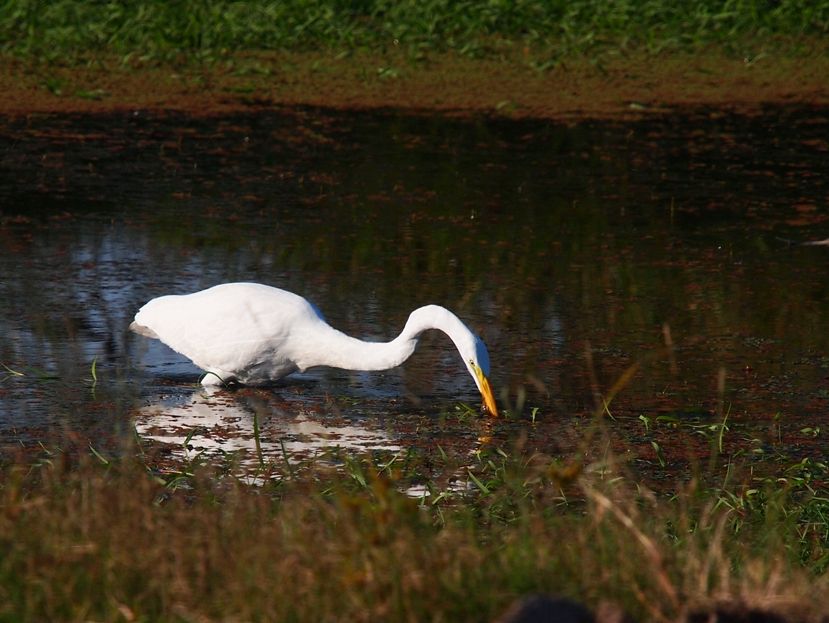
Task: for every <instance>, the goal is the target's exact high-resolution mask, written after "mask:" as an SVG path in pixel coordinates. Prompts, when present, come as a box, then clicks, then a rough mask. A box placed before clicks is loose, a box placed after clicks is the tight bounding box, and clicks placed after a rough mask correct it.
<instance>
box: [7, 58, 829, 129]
mask: <svg viewBox="0 0 829 623" xmlns="http://www.w3.org/2000/svg"><path fill="white" fill-rule="evenodd" d="M826 75H829V57H827V56H826V55H825V54H814V55H810V56H808V57H796V58H784V57H777V56H772V55H769V56H766V55H762V54H760V55H756V56H746V57H743V58H736V57H726V56H723V55H722V54H721V53H713V54H709V55H696V56H690V55H689V56H683V55H673V56H666V57H655V56H649V57H622V56H620V57H618V58H609V59H606V60H605V61H604V62H601V63H593V62H589V61H587V60H581V61H580V60H575V61H569V62H562V63H560V64H559V65H557V66H556V67H554V68H552V69H548V70H546V71H539V70H537V69H533V68H532V67H531V66H530V63H528V62H526V59H522V58H516V59H512V60H473V59H468V58H457V57H452V56H442V57H437V58H432V59H428V60H420V61H413V60H411V59H409V58H407V57H404V56H399V57H395V56H383V57H379V56H360V55H356V56H355V55H351V56H348V57H345V58H336V57H334V56H332V55H330V54H322V53H307V54H296V53H290V54H289V53H283V54H273V53H271V54H259V55H237V56H235V57H233V58H232V59H226V60H222V61H219V62H216V63H211V64H209V65H197V64H192V63H190V64H187V65H184V66H174V65H167V66H150V67H147V66H132V67H131V66H126V65H124V64H122V63H119V62H117V61H116V60H113V59H94V60H93V61H90V62H89V63H88V64H86V65H84V66H66V67H60V66H56V65H44V64H32V63H26V62H23V61H20V60H17V59H11V58H8V57H7V58H5V59H4V60H3V62H2V67H0V114H6V115H28V114H39V113H64V112H112V111H118V110H130V109H142V110H172V111H181V112H187V113H190V114H195V115H210V114H220V113H221V114H224V113H228V112H234V111H243V110H250V109H257V108H273V107H279V106H303V105H310V106H322V107H326V108H333V109H354V110H371V109H382V108H396V109H401V110H409V111H430V112H442V113H446V114H455V115H457V114H460V115H465V114H485V115H497V116H508V117H519V118H547V119H559V120H571V119H583V118H596V119H602V118H631V117H633V118H635V117H642V116H645V115H649V114H652V113H655V112H656V113H660V112H665V111H668V110H674V109H678V108H687V107H717V108H722V109H725V110H730V111H737V112H744V113H747V114H752V113H756V112H759V111H761V110H762V109H763V108H764V107H766V106H768V105H779V104H794V103H797V104H803V105H807V106H809V105H814V106H825V105H827V104H829V83H827V82H826V80H825V77H826Z"/></svg>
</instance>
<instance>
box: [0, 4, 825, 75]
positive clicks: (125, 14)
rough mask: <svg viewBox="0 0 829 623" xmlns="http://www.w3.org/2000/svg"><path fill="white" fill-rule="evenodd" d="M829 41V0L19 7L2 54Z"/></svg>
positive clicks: (57, 56)
mask: <svg viewBox="0 0 829 623" xmlns="http://www.w3.org/2000/svg"><path fill="white" fill-rule="evenodd" d="M828 33H829V1H827V0H816V1H814V2H805V1H803V0H780V1H779V2H768V1H767V0H729V1H724V0H692V1H689V2H681V3H677V2H671V1H670V0H645V1H632V0H628V1H622V2H602V1H600V0H577V1H574V2H561V1H556V2H538V1H524V2H500V1H490V2H452V1H448V0H426V1H420V0H406V1H402V2H396V1H395V2H390V1H388V0H360V1H358V2H345V1H338V2H326V1H323V0H280V1H275V0H258V1H250V2H238V1H231V0H183V1H181V2H164V1H163V0H140V1H137V2H94V3H89V2H79V1H78V0H56V1H54V2H41V1H39V0H10V1H9V2H5V3H4V4H3V6H2V8H0V41H3V42H5V43H3V44H2V50H3V51H5V52H12V53H15V54H19V55H23V56H25V57H30V58H39V59H46V60H50V61H67V60H69V61H77V60H89V59H94V58H95V57H96V56H97V55H99V54H101V53H114V54H117V55H120V56H121V57H122V58H124V59H125V60H137V59H144V60H164V61H166V60H170V59H182V58H198V59H217V58H221V57H223V56H226V55H228V54H231V53H236V52H240V51H263V50H271V51H309V50H317V51H318V50H322V49H325V50H330V51H334V52H336V53H341V54H348V53H350V52H354V51H368V52H371V53H378V52H383V51H386V50H389V49H392V48H399V49H402V50H404V51H405V52H406V53H407V54H408V55H409V56H410V57H412V58H423V57H425V56H426V55H428V54H430V53H434V52H447V51H454V52H458V53H460V54H463V55H471V56H477V57H481V56H484V57H493V56H495V57H498V56H502V55H506V56H510V57H512V56H514V55H515V54H516V53H520V54H523V53H525V52H529V51H531V52H532V54H531V55H529V56H528V58H529V60H530V61H531V62H532V63H533V64H535V65H537V66H539V67H544V66H553V65H555V64H556V63H557V62H559V61H560V60H562V59H564V58H568V57H572V56H573V55H588V56H596V55H598V54H601V53H602V52H603V51H605V50H607V49H613V50H615V51H620V50H621V51H624V50H629V51H630V50H646V51H648V52H650V53H657V52H662V51H665V50H674V51H677V50H680V51H687V50H689V49H696V48H698V47H700V46H710V45H717V46H722V47H724V48H726V49H728V50H731V51H733V52H734V53H736V54H738V55H739V56H741V57H742V56H746V55H749V56H755V55H757V54H759V53H763V51H764V50H765V51H766V52H768V51H769V50H771V49H774V48H780V47H782V48H783V49H786V50H788V51H792V50H801V51H802V50H803V49H806V48H808V47H809V46H810V44H809V41H810V40H814V41H817V40H820V38H822V37H824V36H826V35H827V34H828Z"/></svg>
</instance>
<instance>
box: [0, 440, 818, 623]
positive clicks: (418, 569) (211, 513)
mask: <svg viewBox="0 0 829 623" xmlns="http://www.w3.org/2000/svg"><path fill="white" fill-rule="evenodd" d="M599 445H602V444H599ZM132 454H135V453H132ZM578 456H582V455H581V454H579V455H578ZM340 458H341V461H340V465H341V469H332V468H331V467H330V462H322V461H320V462H315V461H313V460H311V461H309V462H308V463H306V464H305V465H303V466H301V467H300V468H297V469H295V470H294V471H293V473H292V474H291V475H290V476H288V475H285V477H283V478H281V479H280V478H277V479H276V480H274V482H273V484H266V485H264V486H263V487H248V486H246V485H245V484H243V483H241V482H239V481H238V480H235V479H233V478H232V477H229V476H228V475H227V473H226V472H223V470H221V469H216V468H212V469H211V468H208V467H207V466H205V465H204V464H202V463H201V462H199V461H194V462H193V463H192V464H191V465H189V466H188V469H187V470H186V471H185V472H178V473H175V474H170V475H167V476H161V477H160V476H159V475H158V472H153V473H152V474H151V475H148V473H147V468H146V466H145V463H144V461H145V460H147V459H146V458H142V460H134V459H124V460H121V461H117V460H111V459H108V458H105V457H103V456H102V454H101V453H97V458H95V457H92V458H91V459H90V460H89V461H85V462H84V461H82V465H81V466H80V467H74V468H70V467H67V465H69V463H70V462H69V461H58V460H55V457H52V460H51V461H49V462H48V463H46V464H41V465H40V466H39V467H36V468H32V467H30V466H28V465H24V464H14V463H12V464H7V465H6V466H5V467H4V468H3V469H2V472H0V486H2V492H3V495H2V498H3V502H2V505H0V546H2V549H3V552H4V557H3V560H2V563H1V564H0V586H2V587H3V590H4V603H3V606H2V612H3V615H4V616H5V617H6V618H8V619H20V620H23V619H28V620H37V619H40V620H56V619H57V620H81V619H83V620H93V619H94V620H121V619H123V618H125V619H128V620H189V619H209V620H216V619H233V620H254V619H256V620H296V621H306V620H314V621H318V620H389V621H393V620H436V619H441V620H451V621H462V620H475V621H480V620H488V619H490V618H492V617H493V616H494V615H495V614H497V613H498V612H499V611H501V610H502V609H503V608H505V607H506V605H507V604H508V603H509V602H510V601H511V600H512V599H513V598H515V597H516V596H518V595H522V594H526V593H530V592H538V591H544V592H555V593H558V594H566V595H571V596H574V597H577V598H579V599H581V600H583V601H585V602H586V603H588V604H589V605H592V606H595V605H596V604H597V603H598V602H599V601H600V600H602V599H611V600H614V601H617V602H618V603H619V604H620V605H622V606H623V607H625V608H626V609H628V610H630V611H631V612H632V613H633V614H635V615H637V616H639V617H642V618H647V619H650V620H676V619H677V618H678V617H679V615H680V614H681V611H682V609H683V608H684V607H685V606H687V605H694V604H704V603H708V602H711V601H714V600H720V599H741V600H745V601H746V602H747V603H748V604H749V605H758V606H769V605H771V606H776V607H779V608H781V609H783V610H784V611H785V609H786V608H790V607H792V604H796V603H800V604H807V605H805V606H803V607H806V608H811V609H813V612H818V611H820V609H821V608H823V609H825V608H826V607H829V602H827V600H829V590H827V588H829V587H827V586H826V580H825V579H821V578H820V577H819V576H818V575H817V574H819V573H820V572H821V571H822V570H823V569H824V568H825V567H826V565H827V563H828V562H829V547H828V546H827V527H828V526H829V518H827V513H829V501H827V499H826V491H825V489H826V485H825V482H826V479H827V477H829V469H827V467H826V466H825V465H822V464H818V463H815V462H802V463H798V464H796V465H792V466H788V467H787V468H784V469H781V470H780V471H779V473H775V474H770V475H768V476H767V477H764V478H762V479H760V478H753V477H752V473H751V471H750V469H748V470H746V472H745V479H744V480H743V481H742V482H740V481H739V479H738V476H737V474H738V473H739V472H738V470H737V469H736V468H732V472H731V476H730V484H724V485H723V486H722V487H720V488H716V489H710V490H702V488H701V487H699V486H697V485H694V484H693V482H692V484H689V485H677V486H676V490H675V491H673V493H672V495H671V496H670V497H664V496H662V495H659V496H657V495H654V494H653V493H651V492H650V491H648V490H647V489H646V488H644V487H643V486H641V485H640V484H639V483H637V482H634V481H633V479H632V478H631V477H630V475H629V474H627V473H626V471H625V470H624V469H621V468H620V467H619V466H618V465H617V464H614V463H613V461H609V460H607V458H606V457H605V458H604V459H602V460H601V461H599V462H596V463H595V464H587V465H583V466H582V465H580V461H581V459H575V460H573V461H571V462H560V461H558V460H553V459H551V458H550V457H547V456H542V455H539V454H531V453H528V452H527V451H525V450H523V449H522V448H521V447H516V448H514V449H513V450H511V451H506V450H504V449H502V448H494V447H483V448H481V449H480V450H478V451H477V452H475V453H473V455H471V456H466V457H452V456H451V455H448V454H447V453H446V452H444V451H443V450H442V449H440V448H436V449H433V450H426V451H423V452H409V453H407V454H406V455H405V456H397V457H392V458H389V457H388V455H380V454H377V455H374V456H373V457H371V456H364V457H355V456H352V455H345V456H343V457H340ZM270 467H271V468H272V469H274V470H276V469H277V467H276V466H270ZM467 474H468V476H467ZM473 476H474V478H473ZM458 480H460V481H461V482H460V483H458V482H457V481H458ZM780 482H783V483H784V485H783V486H782V487H780V486H779V483H780ZM413 484H421V485H425V489H426V490H429V491H430V492H431V493H432V495H430V496H426V497H424V498H422V499H420V500H413V499H411V498H410V497H407V496H406V495H405V494H403V493H401V491H402V490H405V489H406V488H408V487H409V486H411V485H413ZM459 484H461V485H464V484H465V485H466V486H459ZM470 484H471V486H469V485H470Z"/></svg>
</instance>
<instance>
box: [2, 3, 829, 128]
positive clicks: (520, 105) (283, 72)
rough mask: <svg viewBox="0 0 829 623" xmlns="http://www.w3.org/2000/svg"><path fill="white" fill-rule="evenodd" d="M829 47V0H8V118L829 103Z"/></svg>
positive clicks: (605, 112) (617, 110) (583, 112)
mask: <svg viewBox="0 0 829 623" xmlns="http://www.w3.org/2000/svg"><path fill="white" fill-rule="evenodd" d="M827 33H829V0H818V1H817V2H804V1H802V0H781V1H779V2H768V1H767V0H733V1H722V0H720V1H717V2H715V1H713V0H694V1H691V2H685V3H674V2H669V1H668V0H646V1H644V2H632V1H627V2H600V1H598V0H583V1H576V2H546V3H543V2H498V1H492V2H449V1H447V0H429V1H425V2H419V1H415V0H411V1H404V2H386V1H381V0H363V1H361V2H323V1H321V0H288V1H279V2H276V1H264V0H260V1H251V2H238V1H229V0H215V1H208V0H182V1H181V2H163V1H161V0H140V1H138V2H131V3H122V2H95V3H87V2H78V1H77V0H56V1H55V2H40V1H39V0H10V1H9V2H6V3H2V4H0V114H2V113H5V114H30V113H37V112H47V113H49V112H110V111H112V110H119V109H128V110H135V109H136V108H141V109H156V110H158V109H164V110H170V109H175V110H184V111H187V112H190V113H193V114H214V113H221V112H228V111H231V110H234V111H236V110H240V109H250V107H251V106H268V107H269V106H273V105H287V106H294V105H301V106H323V107H334V108H349V109H357V108H361V109H371V108H389V107H393V108H398V109H409V110H412V109H414V110H428V111H451V112H453V113H454V112H462V113H470V112H472V113H484V114H497V115H509V116H523V117H546V118H552V117H555V118H565V119H573V118H584V117H619V116H625V115H631V114H637V115H641V114H647V113H648V112H649V111H657V112H658V111H662V110H665V109H669V108H672V107H680V106H688V105H691V106H729V107H732V108H740V109H741V110H747V111H753V110H756V109H758V108H759V107H762V106H765V105H768V104H775V103H779V104H783V105H790V104H792V103H805V104H807V105H816V104H817V105H820V104H825V103H826V102H827V101H829V86H827V83H826V80H825V76H826V74H827V71H828V70H827V67H829V54H828V53H827V52H829V44H827Z"/></svg>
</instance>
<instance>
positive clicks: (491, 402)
mask: <svg viewBox="0 0 829 623" xmlns="http://www.w3.org/2000/svg"><path fill="white" fill-rule="evenodd" d="M472 369H473V370H474V371H475V376H477V377H478V382H479V383H480V386H481V397H482V398H483V401H484V409H486V411H487V413H489V414H490V415H491V416H492V417H498V405H496V404H495V394H493V393H492V385H490V384H489V379H488V378H486V376H484V373H483V371H482V370H481V369H480V368H479V367H478V366H474V365H473V367H472Z"/></svg>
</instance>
